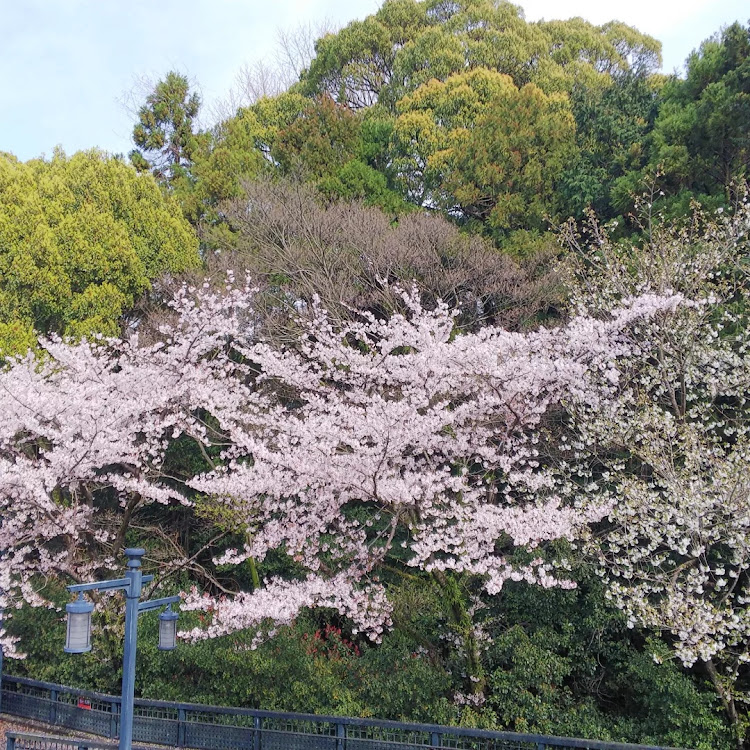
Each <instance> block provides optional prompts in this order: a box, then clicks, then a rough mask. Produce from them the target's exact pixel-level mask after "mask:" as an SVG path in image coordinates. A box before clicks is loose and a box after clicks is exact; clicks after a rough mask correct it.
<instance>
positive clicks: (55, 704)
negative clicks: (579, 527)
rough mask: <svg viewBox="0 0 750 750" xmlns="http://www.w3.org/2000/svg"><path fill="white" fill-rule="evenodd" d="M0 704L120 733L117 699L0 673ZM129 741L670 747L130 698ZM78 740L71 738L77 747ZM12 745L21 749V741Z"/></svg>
mask: <svg viewBox="0 0 750 750" xmlns="http://www.w3.org/2000/svg"><path fill="white" fill-rule="evenodd" d="M0 709H1V710H2V712H3V713H5V714H9V715H11V716H16V717H19V718H22V719H32V720H34V721H41V722H44V723H46V724H51V725H55V726H60V727H65V728H66V729H71V730H74V731H78V732H85V733H87V734H95V735H98V736H100V737H108V738H115V737H117V736H118V735H119V721H120V698H119V697H115V696H112V695H103V694H101V693H93V692H90V691H87V690H76V689H75V688H71V687H65V686H63V685H54V684H51V683H48V682H38V681H37V680H29V679H26V678H24V677H13V676H11V675H3V677H2V689H0ZM19 736H20V735H19ZM133 741H134V742H137V743H141V744H156V745H169V746H171V747H185V748H197V749H198V750H240V749H242V750H418V749H424V748H435V747H439V748H450V750H561V749H562V748H576V749H577V750H670V749H669V748H663V747H655V746H653V745H630V744H623V743H619V742H600V741H597V740H584V739H573V738H570V737H550V736H545V735H536V734H516V733H514V732H489V731H485V730H481V729H462V728H461V727H446V726H439V725H433V724H404V723H400V722H395V721H380V720H377V719H354V718H346V717H341V716H313V715H308V714H292V713H280V712H276V711H258V710H255V709H250V708H223V707H220V706H203V705H199V704H194V703H170V702H167V701H151V700H139V699H136V701H135V715H134V719H133ZM62 742H63V743H64V741H62ZM78 742H79V741H78V740H70V743H72V745H75V746H76V747H77V746H78V745H77V744H76V743H78ZM72 745H71V746H72ZM61 747H62V746H61ZM92 747H93V745H92ZM18 748H19V750H20V745H19V746H18Z"/></svg>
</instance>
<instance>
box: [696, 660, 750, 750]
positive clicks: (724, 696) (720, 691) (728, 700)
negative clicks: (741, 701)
mask: <svg viewBox="0 0 750 750" xmlns="http://www.w3.org/2000/svg"><path fill="white" fill-rule="evenodd" d="M703 663H704V664H705V666H706V672H708V676H709V678H710V679H711V684H712V685H713V686H714V690H716V693H717V695H718V696H719V698H720V699H721V703H722V705H723V706H724V712H725V713H726V715H727V718H728V719H729V724H730V726H731V727H732V734H733V735H734V738H735V742H736V743H737V750H748V748H747V745H746V743H745V738H744V737H743V736H742V733H741V730H740V721H739V716H738V715H737V706H736V705H735V702H734V697H733V696H732V692H731V690H729V689H728V688H727V687H726V686H725V685H724V683H723V682H722V681H721V675H720V674H719V671H718V670H717V669H716V665H715V664H714V663H713V660H712V659H709V660H708V661H704V662H703Z"/></svg>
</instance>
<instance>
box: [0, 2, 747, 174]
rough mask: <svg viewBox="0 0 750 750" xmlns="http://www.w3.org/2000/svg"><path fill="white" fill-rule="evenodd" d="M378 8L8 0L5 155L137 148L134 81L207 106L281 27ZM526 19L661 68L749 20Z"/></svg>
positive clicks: (645, 13)
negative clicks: (613, 39)
mask: <svg viewBox="0 0 750 750" xmlns="http://www.w3.org/2000/svg"><path fill="white" fill-rule="evenodd" d="M379 5H380V2H379V0H275V2H274V0H267V1H266V2H259V0H211V1H210V2H209V1H207V0H129V1H128V2H122V1H121V0H0V31H1V36H0V38H1V39H2V44H0V151H10V152H12V153H14V154H16V155H17V156H18V157H19V158H21V159H23V160H26V159H30V158H33V157H36V156H39V155H41V154H47V155H49V154H51V152H52V149H53V148H54V147H55V146H56V145H61V146H62V147H63V148H64V149H65V150H66V151H67V152H68V153H73V152H74V151H77V150H79V149H83V148H91V147H93V146H98V147H100V148H102V149H105V150H107V151H110V152H120V153H127V151H129V150H130V148H131V145H130V131H131V130H132V126H133V116H132V114H131V113H130V112H128V110H127V109H126V107H125V106H124V105H123V104H122V99H123V97H125V96H126V95H127V93H128V92H129V91H132V90H133V87H134V85H135V82H136V80H137V78H138V77H142V76H147V77H150V78H151V79H153V80H158V79H159V78H160V77H161V76H163V75H164V73H166V72H167V71H169V70H179V71H180V72H182V73H185V74H187V75H188V76H189V77H190V78H191V79H193V80H195V81H196V82H197V83H198V84H199V87H200V91H201V93H202V96H203V98H204V101H205V102H206V104H207V105H208V106H210V105H211V103H212V102H213V101H215V100H216V99H219V98H222V97H224V96H226V94H227V92H228V90H229V88H230V87H231V86H232V85H233V83H234V78H235V75H236V73H237V71H238V70H239V69H240V67H241V66H242V65H243V64H246V63H252V62H254V61H256V60H259V59H269V60H270V59H271V58H272V57H273V55H274V49H275V45H276V32H277V29H279V28H282V29H288V30H292V29H294V28H295V27H297V26H298V25H299V24H301V23H308V22H312V23H316V22H318V21H322V20H323V19H328V20H329V21H330V22H331V23H332V24H333V25H336V26H341V25H344V24H346V23H347V22H348V21H351V20H353V19H355V18H363V17H364V16H366V15H368V14H369V13H372V12H374V11H375V10H376V9H377V8H378V7H379ZM520 5H521V6H522V7H523V8H524V11H525V14H526V18H527V19H528V20H536V19H538V18H540V17H544V18H547V19H551V18H570V17H572V16H582V17H583V18H586V19H587V20H589V21H592V22H593V23H603V22H605V21H608V20H612V19H614V18H616V19H618V20H620V21H624V22H625V23H628V24H630V25H632V26H635V27H637V28H638V29H640V30H641V31H644V32H646V33H649V34H651V35H653V36H655V37H656V38H657V39H659V40H660V41H661V42H662V43H663V54H664V70H665V72H672V71H673V70H674V69H676V68H680V67H681V65H682V63H683V62H684V59H685V57H686V56H687V55H688V54H689V53H690V51H691V50H693V49H695V48H696V47H697V46H698V45H699V44H700V42H701V41H702V40H703V39H705V38H706V37H708V36H710V35H711V34H713V33H714V32H716V31H718V30H719V28H720V27H721V26H725V25H727V24H729V23H732V22H733V21H736V20H739V21H741V22H743V23H746V22H747V20H748V16H750V8H748V4H747V0H713V1H711V0H680V2H679V3H676V2H675V0H628V2H619V3H608V2H602V0H598V1H595V0H522V1H521V2H520Z"/></svg>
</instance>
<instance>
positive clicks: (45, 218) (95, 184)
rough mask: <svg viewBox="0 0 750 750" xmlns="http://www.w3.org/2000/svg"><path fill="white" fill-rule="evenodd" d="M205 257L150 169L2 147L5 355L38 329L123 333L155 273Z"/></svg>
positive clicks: (1, 349)
mask: <svg viewBox="0 0 750 750" xmlns="http://www.w3.org/2000/svg"><path fill="white" fill-rule="evenodd" d="M199 265H200V258H199V256H198V241H197V239H196V237H195V235H194V234H193V232H192V230H191V228H190V226H189V225H188V223H187V222H186V221H185V220H184V219H183V217H182V215H181V213H180V209H179V207H178V205H177V204H176V203H175V202H174V201H173V200H172V199H171V198H168V197H166V196H164V194H163V193H162V191H161V190H160V189H159V187H158V185H157V184H156V182H155V181H154V179H153V178H152V177H151V176H150V175H138V174H137V173H136V172H135V170H134V169H133V168H132V167H130V166H128V165H127V164H125V163H124V162H122V161H120V160H118V159H113V158H109V157H108V156H106V155H105V154H103V153H101V152H98V151H89V152H80V153H77V154H75V155H74V156H72V157H70V158H68V157H66V156H65V154H64V153H62V152H56V153H55V156H54V157H53V158H52V160H51V161H41V160H34V161H30V162H27V163H22V162H19V161H18V160H17V159H16V158H15V157H13V156H11V155H8V154H4V155H0V354H5V355H8V354H12V353H16V352H21V351H24V350H25V349H27V348H28V346H29V345H30V344H31V343H33V341H34V340H35V335H36V334H35V331H36V332H41V333H49V332H52V331H55V332H58V333H60V334H63V335H74V336H81V335H90V334H93V333H104V334H112V335H114V334H117V333H118V332H119V321H120V318H121V316H122V315H123V314H124V313H125V312H126V311H128V309H129V308H131V307H132V306H133V304H134V302H135V301H136V299H137V298H138V297H139V296H140V295H142V294H143V293H144V292H146V291H147V290H148V289H149V288H150V286H151V282H152V280H154V279H156V278H158V277H159V276H161V275H162V274H164V273H167V272H169V273H180V272H182V271H185V270H187V269H189V268H196V267H198V266H199Z"/></svg>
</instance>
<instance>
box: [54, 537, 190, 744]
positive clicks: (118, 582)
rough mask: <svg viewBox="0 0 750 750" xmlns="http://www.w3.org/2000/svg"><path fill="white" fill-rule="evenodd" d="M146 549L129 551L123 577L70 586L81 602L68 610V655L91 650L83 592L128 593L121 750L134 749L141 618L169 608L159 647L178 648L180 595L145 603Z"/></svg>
mask: <svg viewBox="0 0 750 750" xmlns="http://www.w3.org/2000/svg"><path fill="white" fill-rule="evenodd" d="M144 554H145V550H143V549H126V550H125V556H126V557H127V558H128V564H127V569H126V571H125V577H124V578H116V579H114V580H111V581H98V582H94V583H77V584H75V585H73V586H68V591H71V592H73V593H77V594H78V599H77V600H76V601H74V602H71V603H70V604H68V605H67V606H66V607H65V610H66V612H67V613H68V631H67V637H66V641H65V649H64V650H65V651H66V652H67V653H69V654H82V653H85V652H87V651H90V650H91V612H92V610H93V609H94V606H93V604H91V603H89V602H87V601H86V600H85V599H84V598H83V592H84V591H113V590H118V589H119V590H121V591H124V592H125V647H124V651H123V657H122V699H121V704H120V706H121V708H120V746H119V747H120V750H131V747H132V744H133V699H134V695H135V655H136V647H137V640H138V615H139V614H140V613H141V612H149V611H151V610H154V609H158V608H159V607H163V606H165V605H169V606H168V609H167V611H165V612H162V613H161V614H160V615H159V648H160V649H161V650H162V651H170V650H171V649H173V648H174V647H175V645H176V644H175V641H176V634H177V613H176V612H172V607H171V605H172V604H175V603H177V602H178V601H180V597H179V596H166V597H163V598H161V599H151V600H149V601H145V602H142V601H141V600H140V599H141V593H142V592H143V584H144V583H148V582H149V581H152V580H153V578H154V577H153V576H152V575H143V573H142V572H141V558H142V557H143V555H144Z"/></svg>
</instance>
